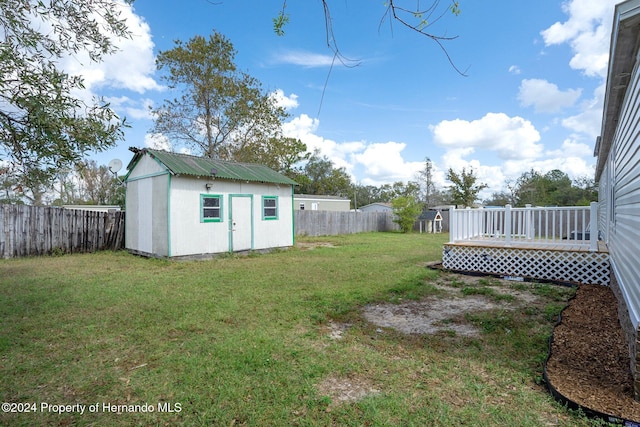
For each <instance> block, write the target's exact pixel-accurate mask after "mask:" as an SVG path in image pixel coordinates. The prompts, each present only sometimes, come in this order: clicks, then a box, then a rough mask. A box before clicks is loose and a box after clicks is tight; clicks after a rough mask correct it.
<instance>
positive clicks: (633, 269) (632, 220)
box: [596, 0, 640, 400]
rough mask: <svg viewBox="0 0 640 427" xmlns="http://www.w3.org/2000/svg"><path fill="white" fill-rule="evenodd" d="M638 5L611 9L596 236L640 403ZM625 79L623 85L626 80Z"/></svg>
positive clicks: (598, 150) (633, 2)
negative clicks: (606, 259) (604, 250)
mask: <svg viewBox="0 0 640 427" xmlns="http://www.w3.org/2000/svg"><path fill="white" fill-rule="evenodd" d="M639 34H640V1H638V0H630V1H626V2H624V3H620V4H619V5H617V6H616V13H615V17H614V22H613V32H612V40H611V55H610V61H609V71H608V77H607V88H606V94H605V105H604V113H603V125H602V129H601V137H600V140H599V141H598V143H597V145H596V155H597V156H598V163H597V166H596V179H597V180H598V182H599V196H598V197H599V202H600V208H599V209H600V210H599V215H598V221H599V223H600V225H601V226H602V227H603V228H602V230H603V233H602V235H601V236H600V237H601V238H603V239H604V240H605V242H606V243H607V246H608V249H609V253H610V262H611V270H612V275H613V277H612V279H611V287H612V290H613V292H614V294H615V295H616V298H617V300H618V316H619V318H620V324H621V326H622V329H623V331H624V333H625V336H626V338H627V343H628V346H629V356H630V365H631V366H630V368H631V372H632V374H633V377H634V395H635V398H636V400H640V353H639V352H638V350H640V348H639V345H638V340H639V339H640V262H638V254H639V253H640V71H639V68H638V53H639V43H638V42H639V39H638V35H639ZM627 78H628V80H627Z"/></svg>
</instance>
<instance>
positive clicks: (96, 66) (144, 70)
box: [62, 2, 162, 93]
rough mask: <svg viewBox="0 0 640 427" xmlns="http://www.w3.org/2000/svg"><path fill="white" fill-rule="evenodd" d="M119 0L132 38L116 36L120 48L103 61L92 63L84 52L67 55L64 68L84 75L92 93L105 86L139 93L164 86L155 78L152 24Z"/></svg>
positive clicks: (122, 14)
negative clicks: (150, 25)
mask: <svg viewBox="0 0 640 427" xmlns="http://www.w3.org/2000/svg"><path fill="white" fill-rule="evenodd" d="M117 3H118V4H119V5H120V8H121V17H122V18H124V19H126V24H127V27H128V28H129V31H130V32H131V37H130V38H117V39H114V40H113V43H114V46H116V47H117V48H118V50H117V51H116V52H115V53H113V54H111V55H107V56H105V57H104V58H103V61H102V62H99V63H95V62H91V60H90V59H89V57H88V56H87V55H86V54H83V53H80V54H77V55H74V56H70V57H67V58H65V59H64V60H63V62H62V67H63V68H64V69H65V70H66V71H67V72H69V73H70V74H73V75H81V76H82V77H83V78H84V84H85V87H86V88H87V90H88V91H90V92H96V91H97V90H98V89H100V88H103V87H111V88H117V89H127V90H131V91H134V92H137V93H144V92H145V91H147V90H160V89H162V88H161V86H160V85H159V84H158V83H156V81H155V80H154V79H153V77H152V76H153V73H154V72H155V69H156V67H155V57H154V55H153V47H154V44H153V41H152V40H151V30H150V28H149V25H148V24H147V23H146V22H145V20H144V18H142V17H140V16H138V15H136V14H135V12H134V10H133V8H132V6H130V5H127V4H124V3H121V2H117Z"/></svg>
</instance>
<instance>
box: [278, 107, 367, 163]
mask: <svg viewBox="0 0 640 427" xmlns="http://www.w3.org/2000/svg"><path fill="white" fill-rule="evenodd" d="M319 125H320V121H319V120H318V119H312V118H311V117H309V116H308V115H306V114H301V115H300V116H298V117H295V118H293V119H292V120H291V121H289V122H287V123H284V124H283V125H282V133H283V135H284V136H285V137H289V138H297V139H299V140H301V141H302V142H304V143H305V144H306V145H307V150H308V151H310V152H314V151H315V150H318V151H319V152H320V155H321V156H327V158H328V159H329V160H331V161H332V162H333V164H334V165H335V167H338V168H340V167H344V168H345V169H346V170H347V172H349V173H352V171H353V163H352V162H350V161H348V159H347V157H348V156H349V155H350V154H351V153H353V152H355V151H358V150H360V149H361V148H362V146H363V145H364V144H363V143H360V142H352V143H349V144H345V143H342V144H338V143H337V142H335V141H333V140H331V139H326V138H324V137H322V136H319V135H317V134H316V132H317V130H318V126H319Z"/></svg>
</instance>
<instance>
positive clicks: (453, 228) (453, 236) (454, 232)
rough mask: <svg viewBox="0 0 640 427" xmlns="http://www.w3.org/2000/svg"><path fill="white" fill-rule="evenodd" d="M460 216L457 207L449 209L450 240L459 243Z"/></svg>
mask: <svg viewBox="0 0 640 427" xmlns="http://www.w3.org/2000/svg"><path fill="white" fill-rule="evenodd" d="M457 222H458V216H457V211H456V207H455V206H451V207H450V208H449V240H451V241H452V242H456V241H458V224H457Z"/></svg>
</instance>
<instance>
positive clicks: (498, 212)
mask: <svg viewBox="0 0 640 427" xmlns="http://www.w3.org/2000/svg"><path fill="white" fill-rule="evenodd" d="M597 206H598V204H597V203H596V202H592V203H591V205H590V206H570V207H531V205H527V206H526V207H524V208H514V207H511V205H507V206H505V207H503V208H479V209H470V208H467V209H455V208H452V209H451V210H450V211H449V214H450V219H449V233H450V239H451V241H452V242H454V243H459V242H464V241H478V240H480V241H486V242H488V243H489V242H495V243H501V244H505V245H511V244H518V245H522V244H528V243H529V244H537V245H540V244H542V245H544V244H549V245H550V246H551V245H553V246H559V247H567V248H571V247H577V246H585V245H589V250H590V251H597V250H598V219H597V211H598V208H597Z"/></svg>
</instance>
